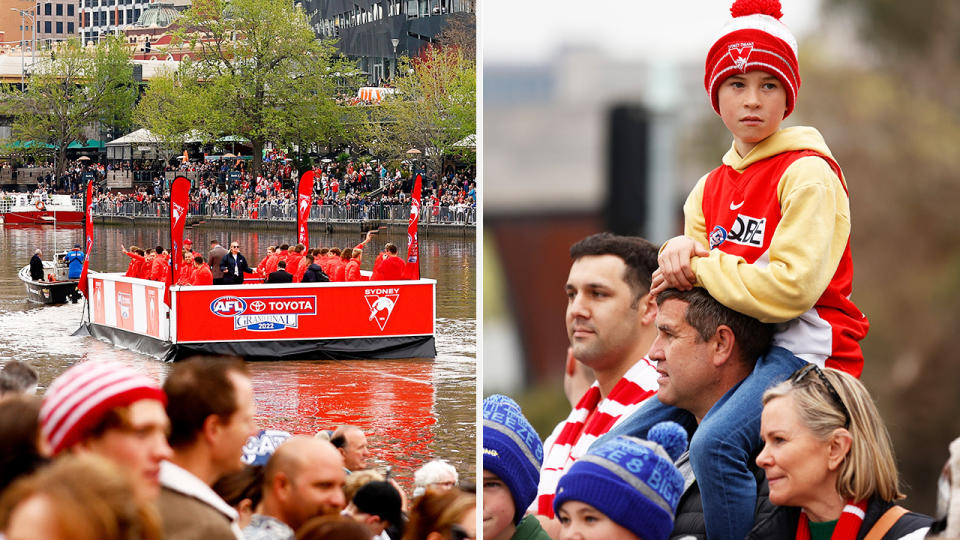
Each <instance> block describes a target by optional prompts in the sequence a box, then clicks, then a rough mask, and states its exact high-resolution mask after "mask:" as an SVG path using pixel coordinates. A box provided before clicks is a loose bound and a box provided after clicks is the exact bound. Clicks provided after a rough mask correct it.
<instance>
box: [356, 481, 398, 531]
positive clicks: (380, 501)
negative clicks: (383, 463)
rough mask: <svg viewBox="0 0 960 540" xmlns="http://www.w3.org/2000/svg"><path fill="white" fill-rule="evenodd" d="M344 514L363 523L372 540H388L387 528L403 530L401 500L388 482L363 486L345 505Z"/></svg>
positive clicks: (370, 483)
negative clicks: (393, 527)
mask: <svg viewBox="0 0 960 540" xmlns="http://www.w3.org/2000/svg"><path fill="white" fill-rule="evenodd" d="M344 514H346V515H348V516H350V517H352V518H353V519H355V520H357V521H359V522H360V523H363V524H364V525H365V526H366V527H367V529H369V530H370V534H371V535H373V538H374V540H381V539H383V540H389V538H390V537H389V536H387V535H386V533H385V532H384V531H386V529H387V527H390V526H395V527H397V528H398V529H399V530H401V531H402V530H403V526H404V522H403V500H402V499H401V498H400V494H399V493H397V489H396V488H394V487H393V486H392V485H390V482H381V481H377V480H374V481H372V482H367V483H366V484H364V485H363V486H362V487H361V488H360V489H359V490H357V493H356V494H354V496H353V500H352V501H350V504H348V505H347V509H346V510H344Z"/></svg>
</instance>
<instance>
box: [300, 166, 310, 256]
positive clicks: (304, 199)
mask: <svg viewBox="0 0 960 540" xmlns="http://www.w3.org/2000/svg"><path fill="white" fill-rule="evenodd" d="M313 178H314V173H313V169H311V170H309V171H307V172H305V173H303V175H302V176H300V181H299V182H298V183H297V243H300V244H303V245H304V247H310V231H308V230H307V221H308V220H309V219H310V206H311V205H312V204H313Z"/></svg>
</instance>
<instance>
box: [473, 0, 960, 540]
mask: <svg viewBox="0 0 960 540" xmlns="http://www.w3.org/2000/svg"><path fill="white" fill-rule="evenodd" d="M731 14H732V15H733V18H732V19H731V20H730V21H728V23H727V24H726V26H724V27H723V28H722V30H721V31H720V32H719V33H718V34H716V37H715V38H714V42H713V45H712V47H711V49H710V51H709V53H708V55H707V59H706V63H705V78H704V86H705V89H706V92H707V95H708V97H709V100H710V103H711V105H712V106H713V108H714V110H715V111H716V112H717V114H718V115H719V116H720V118H721V120H722V121H723V123H724V125H725V126H726V127H727V129H728V130H729V131H730V134H731V135H732V138H733V143H732V145H731V147H730V149H729V150H728V151H727V152H726V154H725V155H724V156H723V159H722V163H721V165H720V166H719V167H717V168H716V169H714V170H713V171H711V172H709V173H707V174H706V175H704V176H703V177H702V178H701V179H700V180H699V181H698V182H697V183H696V185H695V186H694V188H693V190H692V191H691V193H690V194H689V196H688V197H687V200H686V202H685V204H684V207H683V211H684V234H683V235H680V236H677V237H674V238H671V239H669V240H668V241H667V242H666V243H664V244H663V245H662V246H659V247H658V246H656V245H654V244H652V243H651V242H649V241H647V240H645V239H643V238H639V237H627V236H617V235H613V234H610V233H601V234H596V235H592V236H589V237H587V238H585V239H583V240H581V241H579V242H577V243H575V244H574V245H573V246H572V247H571V248H570V256H571V259H572V264H571V267H570V270H569V274H568V276H567V280H566V286H565V289H566V294H567V310H566V327H567V335H568V338H569V342H570V348H569V350H568V353H567V361H566V369H565V381H564V389H565V390H566V391H567V396H568V399H569V401H570V406H571V410H570V413H569V415H568V416H567V418H566V420H564V421H561V422H560V423H559V424H558V425H557V426H556V428H555V429H554V430H553V432H552V433H551V434H550V435H549V436H548V437H546V438H545V439H543V440H541V438H540V436H539V434H538V433H537V432H536V431H535V430H534V429H533V427H532V426H531V425H530V424H529V423H528V422H527V421H526V419H525V418H524V415H523V413H522V410H521V408H520V407H519V406H518V405H517V403H515V402H514V401H513V400H511V399H510V398H509V397H506V396H501V395H493V396H490V397H488V398H487V399H485V400H484V403H483V417H484V425H483V476H484V484H483V485H484V493H483V514H484V531H483V532H484V538H487V539H493V540H519V539H520V538H525V539H527V538H536V539H539V540H543V539H546V538H552V539H558V538H559V539H562V540H572V539H577V540H638V539H642V540H666V539H678V540H679V539H690V538H694V539H709V540H714V539H720V540H731V539H743V538H747V539H769V538H777V539H782V538H796V539H798V540H809V539H828V538H830V539H851V540H853V539H864V538H869V539H873V538H877V539H884V540H894V539H900V540H914V539H919V538H926V537H933V536H936V535H941V534H942V535H943V536H937V537H940V538H957V537H958V536H960V493H958V490H957V489H956V487H955V486H949V484H948V485H947V486H946V487H945V489H943V490H942V491H941V492H940V493H939V495H941V505H940V508H941V510H940V511H939V512H940V513H939V515H937V516H936V519H934V517H932V516H926V515H922V514H919V513H915V512H910V511H909V510H908V509H906V508H905V507H904V506H902V505H901V504H898V501H900V500H901V499H902V498H903V497H904V495H903V493H902V492H901V487H900V478H899V473H898V470H897V463H896V459H895V457H894V450H893V445H892V443H891V439H890V435H889V433H888V431H887V428H886V426H885V424H884V422H883V419H882V418H881V416H880V414H879V412H878V410H877V408H876V406H875V405H874V401H873V398H872V396H871V395H870V393H869V391H868V390H867V388H866V387H865V386H864V385H863V384H862V383H861V382H860V381H859V377H860V375H861V373H862V371H863V367H864V362H865V359H864V354H863V351H862V349H861V347H860V341H861V340H862V339H863V338H864V337H865V336H866V334H867V330H868V328H869V323H868V321H867V318H866V316H864V314H863V313H861V312H860V310H859V309H858V308H857V306H856V304H855V303H854V302H853V299H852V278H853V262H852V256H851V253H850V228H851V227H850V223H851V221H850V205H849V197H848V194H847V185H846V181H845V179H844V177H843V173H842V171H841V169H840V167H839V166H838V165H837V163H836V161H835V160H834V158H833V156H832V154H831V152H830V149H829V148H828V147H827V145H826V143H825V141H824V139H823V137H822V135H821V134H820V133H819V132H818V131H817V130H816V129H814V128H812V127H787V128H781V123H782V121H783V120H784V119H785V118H786V117H787V116H789V115H790V113H791V112H792V111H793V108H794V105H795V102H796V97H797V91H798V89H799V86H800V77H799V69H798V64H797V56H796V55H797V44H796V39H795V38H794V37H793V35H792V34H791V33H790V30H789V29H788V28H787V27H786V26H785V25H783V24H782V23H781V22H780V21H779V18H780V17H781V13H780V3H779V2H777V1H776V0H736V1H735V2H734V4H733V7H732V8H731ZM951 446H952V450H953V452H954V455H953V457H952V460H951V463H949V464H948V465H950V466H952V467H958V461H960V456H958V455H957V454H960V439H958V441H957V442H955V443H954V444H953V445H951ZM949 476H950V477H951V478H957V476H954V475H953V474H950V475H949Z"/></svg>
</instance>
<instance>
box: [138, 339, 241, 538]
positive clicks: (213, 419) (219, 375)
mask: <svg viewBox="0 0 960 540" xmlns="http://www.w3.org/2000/svg"><path fill="white" fill-rule="evenodd" d="M163 389H164V391H165V392H166V394H167V397H168V401H167V415H168V416H169V417H170V423H171V429H170V435H169V437H168V440H169V442H170V446H171V447H172V448H173V457H172V458H170V461H168V462H165V463H163V467H162V468H161V470H160V483H161V484H162V485H163V489H162V491H161V494H160V500H159V502H158V504H157V507H158V510H159V511H160V517H161V519H162V521H163V528H164V532H165V533H166V535H167V537H168V538H178V539H197V540H219V539H232V538H242V536H241V533H240V529H239V527H238V526H237V524H236V520H237V512H236V510H234V509H233V508H232V507H231V506H230V505H228V504H227V503H226V502H224V500H223V499H221V498H220V497H219V496H218V495H217V494H216V493H215V492H214V491H213V490H212V489H210V486H211V485H212V484H213V483H214V482H215V481H216V480H217V479H218V478H219V477H221V476H223V475H224V474H227V473H230V472H233V471H237V470H239V469H240V468H242V467H243V461H242V457H243V446H244V444H245V443H246V441H247V438H248V437H250V436H251V435H254V434H256V423H255V421H254V414H255V413H256V402H255V401H254V399H253V385H252V383H251V381H250V375H249V373H248V372H247V367H246V365H245V364H244V363H243V361H242V360H240V359H239V358H233V357H194V358H190V359H188V360H186V361H183V362H177V363H175V364H174V365H173V369H172V370H171V371H170V374H169V375H168V376H167V380H166V381H165V382H164V384H163Z"/></svg>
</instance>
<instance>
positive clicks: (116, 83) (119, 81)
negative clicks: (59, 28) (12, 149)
mask: <svg viewBox="0 0 960 540" xmlns="http://www.w3.org/2000/svg"><path fill="white" fill-rule="evenodd" d="M138 91H139V90H138V87H137V84H136V82H135V81H134V80H133V63H132V62H131V56H130V51H129V50H128V49H127V47H126V46H125V45H124V44H123V40H122V38H121V37H111V38H108V39H104V40H102V41H101V42H100V43H99V44H98V45H97V46H96V47H83V46H81V45H80V44H79V42H78V41H75V40H72V41H66V42H63V43H61V44H60V45H59V47H58V48H57V49H56V50H55V51H54V53H53V54H52V55H51V56H50V57H49V58H47V57H43V58H42V59H38V61H37V64H36V66H35V68H34V70H33V73H32V74H31V75H30V80H29V82H28V83H27V86H26V88H25V89H22V90H21V89H9V90H7V91H6V92H5V94H6V95H5V96H4V98H5V100H4V101H5V103H6V104H7V106H8V109H7V110H8V111H9V114H10V115H11V116H13V126H12V131H13V134H14V137H16V138H18V139H20V140H22V141H27V140H34V141H43V142H45V143H48V144H52V145H54V146H55V147H56V149H55V150H54V152H55V154H56V174H57V176H60V175H61V174H62V173H63V170H64V164H65V160H66V151H67V146H68V145H69V144H70V143H72V142H73V141H79V140H84V139H85V137H84V130H85V129H86V128H88V127H91V126H93V125H95V124H97V123H98V122H99V123H100V124H101V125H102V126H105V127H108V128H115V129H118V130H124V129H127V128H128V127H130V125H131V122H132V119H131V115H130V112H131V111H132V110H133V105H134V103H135V102H136V99H137V94H138Z"/></svg>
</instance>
